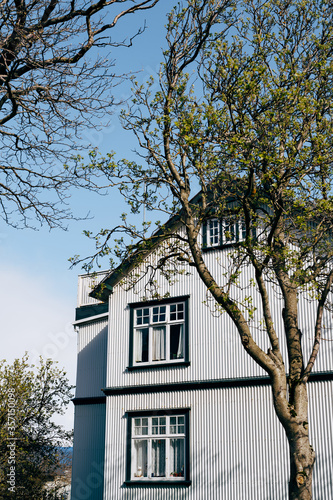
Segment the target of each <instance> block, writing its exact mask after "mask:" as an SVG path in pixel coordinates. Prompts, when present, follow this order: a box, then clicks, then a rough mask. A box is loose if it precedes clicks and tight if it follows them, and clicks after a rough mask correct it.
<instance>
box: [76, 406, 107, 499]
mask: <svg viewBox="0 0 333 500" xmlns="http://www.w3.org/2000/svg"><path fill="white" fill-rule="evenodd" d="M104 441H105V404H98V405H84V406H76V407H75V423H74V446H73V468H72V485H71V500H86V499H89V500H102V499H103V482H104V450H105V447H104Z"/></svg>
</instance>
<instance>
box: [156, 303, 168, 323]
mask: <svg viewBox="0 0 333 500" xmlns="http://www.w3.org/2000/svg"><path fill="white" fill-rule="evenodd" d="M165 319H166V306H156V307H153V323H162V322H165Z"/></svg>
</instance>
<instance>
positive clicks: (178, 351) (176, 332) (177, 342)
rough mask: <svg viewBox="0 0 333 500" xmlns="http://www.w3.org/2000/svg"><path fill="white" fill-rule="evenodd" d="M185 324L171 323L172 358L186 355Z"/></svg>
mask: <svg viewBox="0 0 333 500" xmlns="http://www.w3.org/2000/svg"><path fill="white" fill-rule="evenodd" d="M183 329H184V325H183V324H180V325H170V359H181V358H183V357H184V338H183V337H184V335H183Z"/></svg>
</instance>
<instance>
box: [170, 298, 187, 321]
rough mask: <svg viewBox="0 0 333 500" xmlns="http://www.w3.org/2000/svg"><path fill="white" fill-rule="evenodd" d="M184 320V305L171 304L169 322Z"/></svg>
mask: <svg viewBox="0 0 333 500" xmlns="http://www.w3.org/2000/svg"><path fill="white" fill-rule="evenodd" d="M181 319H184V304H183V303H182V302H181V303H179V304H171V306H170V321H177V320H181Z"/></svg>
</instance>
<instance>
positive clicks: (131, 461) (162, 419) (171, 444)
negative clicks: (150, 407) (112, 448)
mask: <svg viewBox="0 0 333 500" xmlns="http://www.w3.org/2000/svg"><path fill="white" fill-rule="evenodd" d="M166 413H167V414H166ZM188 426H189V410H171V411H168V412H166V411H165V410H161V411H155V412H154V413H153V414H152V413H151V412H140V413H133V414H131V413H129V415H128V443H127V453H128V456H127V462H128V463H127V481H130V482H133V481H141V482H142V481H149V482H152V483H155V484H156V482H157V481H163V482H165V481H175V482H177V483H179V482H181V481H188V479H189V467H188V461H189V443H188V434H189V427H188Z"/></svg>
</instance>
